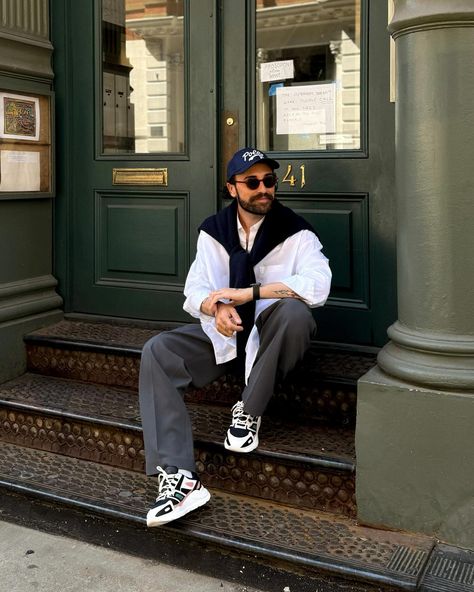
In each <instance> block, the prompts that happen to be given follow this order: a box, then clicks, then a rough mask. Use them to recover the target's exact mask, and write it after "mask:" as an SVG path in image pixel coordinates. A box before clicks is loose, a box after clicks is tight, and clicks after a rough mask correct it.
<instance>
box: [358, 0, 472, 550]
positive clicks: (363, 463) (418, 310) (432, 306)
mask: <svg viewBox="0 0 474 592" xmlns="http://www.w3.org/2000/svg"><path fill="white" fill-rule="evenodd" d="M390 31H391V33H392V35H393V38H394V39H395V44H396V67H397V86H396V93H397V94H396V192H397V212H398V215H397V264H398V312H399V318H398V321H397V322H396V323H394V325H392V326H391V327H390V328H389V330H388V336H389V338H390V342H389V343H388V344H387V345H386V346H385V347H384V348H383V349H382V351H381V352H380V354H379V356H378V367H377V368H375V369H374V370H372V371H371V372H369V373H368V374H367V375H366V376H364V377H363V378H362V379H361V381H360V382H359V408H358V425H357V434H356V445H357V458H358V465H357V472H358V477H357V496H358V506H359V517H360V519H361V520H362V521H365V522H367V523H372V524H383V525H385V526H389V527H395V528H402V529H408V530H417V531H424V532H427V533H430V534H435V535H437V536H439V537H440V538H444V539H446V540H449V541H450V542H453V543H456V544H460V545H466V546H472V547H474V485H473V479H474V453H473V450H474V427H473V426H474V259H473V256H474V202H473V189H472V187H473V183H474V181H473V169H474V164H473V163H474V100H473V97H474V60H473V55H474V3H473V2H472V0H398V1H397V0H396V2H395V12H394V17H393V20H392V22H391V24H390Z"/></svg>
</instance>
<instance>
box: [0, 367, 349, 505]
mask: <svg viewBox="0 0 474 592" xmlns="http://www.w3.org/2000/svg"><path fill="white" fill-rule="evenodd" d="M188 407H189V410H190V415H191V418H192V422H193V429H194V436H195V450H196V461H197V467H198V471H199V472H200V474H201V478H202V480H203V482H204V483H205V484H206V485H209V486H211V487H215V488H219V489H222V490H224V491H230V492H238V493H240V494H246V495H252V496H256V497H259V498H262V499H267V500H272V501H276V502H284V503H287V504H289V505H292V506H294V507H301V508H313V509H318V510H324V511H329V512H333V513H336V514H341V515H347V516H354V515H355V512H356V505H355V495H354V490H355V475H354V470H355V452H354V432H353V429H352V428H348V427H344V428H341V427H333V426H329V425H327V424H324V423H323V424H321V423H316V422H314V421H311V420H310V421H308V420H306V422H301V421H300V422H298V423H296V422H294V421H291V420H286V421H283V420H282V419H281V418H279V417H273V416H271V415H268V416H267V415H266V416H265V417H264V418H263V421H262V427H261V430H260V436H261V437H260V446H259V448H258V449H257V450H256V451H254V452H253V453H250V454H235V453H232V452H229V451H227V450H225V449H224V446H223V438H224V434H225V431H226V429H227V427H228V425H229V421H230V411H229V409H227V408H223V407H221V406H216V405H208V404H204V403H199V404H197V403H188ZM0 438H1V439H2V440H4V441H6V442H10V443H12V444H19V445H22V446H27V447H31V448H36V449H38V450H43V451H48V452H55V453H59V454H62V455H66V456H71V457H77V458H81V459H87V460H92V461H94V462H98V463H103V464H108V465H111V466H116V467H122V468H126V469H129V470H133V471H140V472H143V471H144V451H143V439H142V430H141V425H140V418H139V408H138V396H137V393H136V392H134V391H131V390H126V389H119V388H117V387H110V386H104V385H99V384H93V383H88V382H80V381H75V380H67V379H62V378H54V377H48V376H41V375H36V374H25V375H23V376H21V377H19V378H16V379H14V380H11V381H9V382H6V383H4V384H2V385H0Z"/></svg>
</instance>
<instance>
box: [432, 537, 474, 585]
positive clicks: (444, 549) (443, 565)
mask: <svg viewBox="0 0 474 592" xmlns="http://www.w3.org/2000/svg"><path fill="white" fill-rule="evenodd" d="M421 590H422V591H423V592H428V591H433V592H453V591H454V590H456V591H457V592H474V551H469V550H467V549H458V548H455V547H451V546H450V545H443V544H440V545H437V547H436V549H435V551H434V552H433V554H432V555H431V557H430V560H429V563H428V567H427V569H426V572H425V575H424V577H423V581H422V585H421Z"/></svg>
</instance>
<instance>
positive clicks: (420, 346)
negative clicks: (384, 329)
mask: <svg viewBox="0 0 474 592" xmlns="http://www.w3.org/2000/svg"><path fill="white" fill-rule="evenodd" d="M388 336H389V337H390V339H391V340H392V341H391V342H389V343H388V344H387V345H386V346H385V347H384V348H383V349H382V350H381V351H380V353H379V355H378V358H377V362H378V364H379V366H380V368H381V369H382V370H383V371H384V372H385V373H387V374H389V375H391V376H393V377H395V378H398V379H400V380H403V381H407V382H409V383H413V384H419V385H421V386H425V387H428V388H436V389H448V390H462V391H468V392H469V391H474V336H472V335H471V336H467V335H466V336H463V335H445V334H443V335H440V334H430V333H422V332H420V331H414V330H412V329H409V328H408V327H405V326H404V325H402V323H400V322H399V321H397V322H396V323H394V324H393V325H392V326H391V327H389V329H388Z"/></svg>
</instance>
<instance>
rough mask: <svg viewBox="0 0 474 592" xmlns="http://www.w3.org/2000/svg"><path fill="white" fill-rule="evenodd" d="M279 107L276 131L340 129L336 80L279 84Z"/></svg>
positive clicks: (331, 131) (294, 132) (299, 131)
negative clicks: (337, 115)
mask: <svg viewBox="0 0 474 592" xmlns="http://www.w3.org/2000/svg"><path fill="white" fill-rule="evenodd" d="M276 109H277V124H276V133H277V134H279V135H284V134H331V133H335V131H336V92H335V86H334V84H333V83H329V84H311V85H302V86H285V87H283V88H277V89H276Z"/></svg>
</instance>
